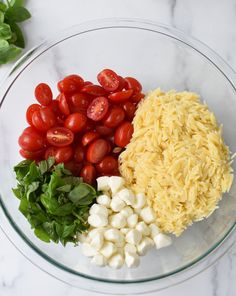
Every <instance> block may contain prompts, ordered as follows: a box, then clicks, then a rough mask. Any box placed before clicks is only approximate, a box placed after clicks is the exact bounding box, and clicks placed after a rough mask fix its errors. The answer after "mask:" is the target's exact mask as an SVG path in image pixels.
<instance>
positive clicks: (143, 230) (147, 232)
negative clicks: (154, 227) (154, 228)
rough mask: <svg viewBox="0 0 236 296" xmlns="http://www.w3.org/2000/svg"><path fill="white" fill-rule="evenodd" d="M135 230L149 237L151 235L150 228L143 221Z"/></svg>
mask: <svg viewBox="0 0 236 296" xmlns="http://www.w3.org/2000/svg"><path fill="white" fill-rule="evenodd" d="M135 228H136V229H137V230H138V231H139V232H141V233H142V235H145V236H148V235H150V233H151V230H150V228H149V227H148V226H147V224H146V223H145V222H143V221H141V222H138V223H137V225H136V226H135Z"/></svg>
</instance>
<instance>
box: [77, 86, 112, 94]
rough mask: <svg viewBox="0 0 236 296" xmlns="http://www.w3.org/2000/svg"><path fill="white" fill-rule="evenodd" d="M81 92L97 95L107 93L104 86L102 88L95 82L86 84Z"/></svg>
mask: <svg viewBox="0 0 236 296" xmlns="http://www.w3.org/2000/svg"><path fill="white" fill-rule="evenodd" d="M81 92H82V93H85V94H88V95H91V96H95V97H100V96H105V95H106V94H107V92H106V91H105V89H104V88H102V87H101V86H100V85H95V84H87V85H85V86H84V87H83V88H82V89H81Z"/></svg>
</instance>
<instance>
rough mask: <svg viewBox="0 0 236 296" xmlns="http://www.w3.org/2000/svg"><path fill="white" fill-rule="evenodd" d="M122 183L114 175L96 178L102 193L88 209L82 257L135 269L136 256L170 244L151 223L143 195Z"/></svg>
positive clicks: (150, 216)
mask: <svg viewBox="0 0 236 296" xmlns="http://www.w3.org/2000/svg"><path fill="white" fill-rule="evenodd" d="M124 184H125V182H124V179H123V178H121V177H117V176H113V177H99V178H98V179H97V185H98V191H102V192H103V194H102V195H100V196H98V197H97V203H95V204H93V205H92V207H91V208H90V212H89V217H88V223H89V224H90V226H91V227H90V229H89V231H88V232H87V233H86V234H85V235H81V236H80V242H81V243H82V252H83V254H84V255H85V256H87V257H92V259H91V262H92V263H93V264H95V265H98V266H105V265H108V266H110V267H112V268H121V267H122V266H123V265H124V264H126V266H127V267H130V268H132V267H137V266H138V265H139V262H140V258H139V257H140V256H143V255H145V254H146V253H147V251H148V250H149V249H151V248H152V247H153V246H155V247H156V248H157V249H160V248H163V247H167V246H169V245H170V244H171V238H170V237H169V236H167V235H165V234H163V233H160V230H159V229H158V227H157V225H156V224H155V221H156V215H155V212H154V211H153V209H152V208H150V207H149V206H148V205H147V204H146V198H145V196H144V194H142V193H140V194H137V195H134V194H133V192H132V191H131V190H129V189H128V188H125V187H124Z"/></svg>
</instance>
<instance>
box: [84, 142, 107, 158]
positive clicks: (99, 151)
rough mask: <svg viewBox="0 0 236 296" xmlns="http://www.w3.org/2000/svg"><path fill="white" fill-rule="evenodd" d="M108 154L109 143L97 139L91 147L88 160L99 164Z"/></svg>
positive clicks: (87, 155) (88, 151)
mask: <svg viewBox="0 0 236 296" xmlns="http://www.w3.org/2000/svg"><path fill="white" fill-rule="evenodd" d="M107 152H108V145H107V141H105V140H103V139H97V140H95V141H93V142H92V143H91V144H90V145H89V147H88V150H87V154H86V158H87V160H88V161H89V162H91V163H98V162H100V161H101V160H102V159H103V158H104V156H105V155H106V154H107Z"/></svg>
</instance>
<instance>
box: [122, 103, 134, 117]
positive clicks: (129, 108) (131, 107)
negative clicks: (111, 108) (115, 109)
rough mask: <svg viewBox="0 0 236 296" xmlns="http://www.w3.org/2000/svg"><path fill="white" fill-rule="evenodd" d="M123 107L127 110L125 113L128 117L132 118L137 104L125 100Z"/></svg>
mask: <svg viewBox="0 0 236 296" xmlns="http://www.w3.org/2000/svg"><path fill="white" fill-rule="evenodd" d="M122 107H123V109H124V110H125V115H126V117H127V119H128V120H132V119H133V118H134V114H135V111H136V106H135V105H134V104H133V103H131V102H125V103H123V104H122Z"/></svg>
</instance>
